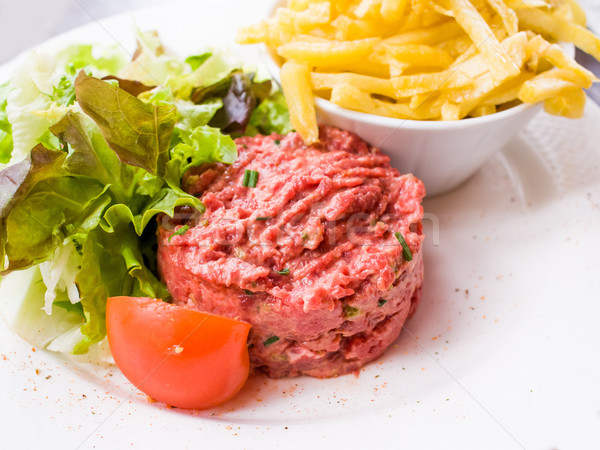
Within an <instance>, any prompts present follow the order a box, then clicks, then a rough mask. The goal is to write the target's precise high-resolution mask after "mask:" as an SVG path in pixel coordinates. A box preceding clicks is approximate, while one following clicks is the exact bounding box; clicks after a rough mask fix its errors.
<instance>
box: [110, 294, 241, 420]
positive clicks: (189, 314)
mask: <svg viewBox="0 0 600 450" xmlns="http://www.w3.org/2000/svg"><path fill="white" fill-rule="evenodd" d="M106 328H107V334H108V343H109V345H110V349H111V351H112V354H113V357H114V359H115V362H116V363H117V366H118V367H119V369H121V371H122V372H123V374H124V375H125V376H126V377H127V379H129V381H131V383H133V384H134V385H135V386H136V387H137V388H138V389H140V390H141V391H143V392H145V393H146V394H148V395H149V396H150V397H152V398H154V399H156V400H158V401H161V402H164V403H167V404H169V405H172V406H176V407H178V408H194V409H196V408H197V409H206V408H211V407H213V406H217V405H219V404H221V403H223V402H226V401H227V400H229V399H231V398H232V397H233V396H234V395H235V394H237V392H238V391H239V390H240V389H241V388H242V386H243V385H244V383H245V381H246V379H247V378H248V371H249V359H248V348H247V346H246V341H247V338H248V332H249V331H250V325H249V324H247V323H244V322H240V321H237V320H232V319H228V318H226V317H220V316H214V315H211V314H205V313H201V312H199V311H193V310H189V309H185V308H183V307H180V306H176V305H171V304H169V303H165V302H163V301H161V300H156V299H151V298H139V297H112V298H109V299H108V303H107V306H106Z"/></svg>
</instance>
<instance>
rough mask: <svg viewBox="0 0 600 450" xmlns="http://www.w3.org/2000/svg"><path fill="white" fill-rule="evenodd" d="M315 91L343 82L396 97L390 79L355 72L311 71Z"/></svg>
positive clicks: (333, 86)
mask: <svg viewBox="0 0 600 450" xmlns="http://www.w3.org/2000/svg"><path fill="white" fill-rule="evenodd" d="M310 76H311V81H312V85H313V89H314V90H315V91H323V90H330V89H333V88H335V87H336V86H339V85H341V84H349V85H352V86H355V87H357V88H359V89H361V90H363V91H365V92H370V93H373V94H378V95H383V96H386V97H390V98H394V96H395V90H394V87H393V86H392V82H391V81H390V80H387V79H384V78H376V77H369V76H366V75H358V74H355V73H318V72H313V73H311V75H310Z"/></svg>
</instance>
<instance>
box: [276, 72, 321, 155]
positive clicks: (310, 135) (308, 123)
mask: <svg viewBox="0 0 600 450" xmlns="http://www.w3.org/2000/svg"><path fill="white" fill-rule="evenodd" d="M280 76H281V88H282V89H283V93H284V95H285V98H286V100H287V104H288V109H289V111H290V122H291V123H292V126H293V127H294V128H295V129H296V131H298V133H300V136H302V139H303V140H304V143H305V144H306V145H310V144H314V143H315V142H318V141H319V127H318V126H317V114H316V111H315V104H314V100H313V95H312V86H311V82H310V74H309V72H308V67H307V66H306V65H305V64H298V63H296V62H291V61H290V62H286V63H285V64H284V65H283V66H282V67H281V74H280Z"/></svg>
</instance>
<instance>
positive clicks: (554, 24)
mask: <svg viewBox="0 0 600 450" xmlns="http://www.w3.org/2000/svg"><path fill="white" fill-rule="evenodd" d="M516 12H517V15H518V16H519V23H520V24H521V26H525V27H527V28H529V29H531V30H533V31H535V32H536V33H539V34H541V35H542V36H550V37H552V38H553V39H555V40H557V41H563V42H572V43H573V44H575V46H577V47H579V48H580V49H581V50H583V51H584V52H586V53H588V54H590V55H592V56H593V57H594V58H596V59H597V60H600V38H599V37H598V36H596V35H595V34H594V33H592V32H591V31H590V30H588V29H587V28H584V27H582V26H581V25H577V24H573V23H570V22H568V21H567V20H565V19H563V18H562V17H559V16H557V15H555V14H551V13H548V12H546V11H542V10H540V9H533V8H519V9H517V10H516Z"/></svg>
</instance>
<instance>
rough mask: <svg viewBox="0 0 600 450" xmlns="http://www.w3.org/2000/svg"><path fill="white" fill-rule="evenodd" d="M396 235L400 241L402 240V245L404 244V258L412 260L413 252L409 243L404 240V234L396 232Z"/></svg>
mask: <svg viewBox="0 0 600 450" xmlns="http://www.w3.org/2000/svg"><path fill="white" fill-rule="evenodd" d="M394 236H396V239H398V242H400V245H401V246H402V257H403V258H404V260H405V261H412V253H411V251H410V248H408V244H407V243H406V241H405V240H404V236H402V234H401V233H394Z"/></svg>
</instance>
